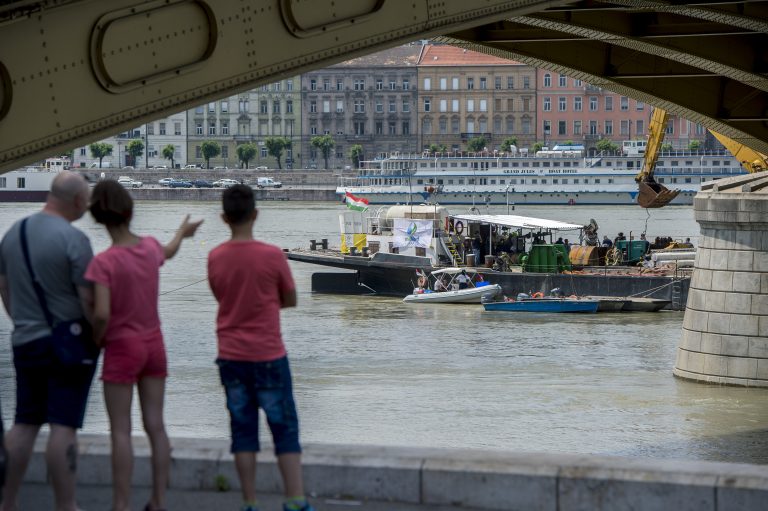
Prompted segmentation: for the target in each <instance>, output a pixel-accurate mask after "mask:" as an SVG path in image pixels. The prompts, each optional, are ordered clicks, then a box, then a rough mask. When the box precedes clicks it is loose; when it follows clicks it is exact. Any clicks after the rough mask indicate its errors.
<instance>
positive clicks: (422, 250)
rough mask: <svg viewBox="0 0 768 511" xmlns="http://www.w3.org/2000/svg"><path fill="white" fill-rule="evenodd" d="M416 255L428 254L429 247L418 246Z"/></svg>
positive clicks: (423, 255)
mask: <svg viewBox="0 0 768 511" xmlns="http://www.w3.org/2000/svg"><path fill="white" fill-rule="evenodd" d="M416 255H417V256H421V257H425V256H426V255H427V249H426V248H424V247H416Z"/></svg>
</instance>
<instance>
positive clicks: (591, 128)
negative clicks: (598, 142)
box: [589, 121, 597, 135]
mask: <svg viewBox="0 0 768 511" xmlns="http://www.w3.org/2000/svg"><path fill="white" fill-rule="evenodd" d="M589 134H590V135H597V121H589Z"/></svg>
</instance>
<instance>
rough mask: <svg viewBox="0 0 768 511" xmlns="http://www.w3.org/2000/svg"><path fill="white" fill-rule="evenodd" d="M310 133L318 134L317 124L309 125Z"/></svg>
mask: <svg viewBox="0 0 768 511" xmlns="http://www.w3.org/2000/svg"><path fill="white" fill-rule="evenodd" d="M309 134H310V135H317V126H310V127H309Z"/></svg>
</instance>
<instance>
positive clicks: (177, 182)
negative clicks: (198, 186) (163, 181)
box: [168, 179, 192, 188]
mask: <svg viewBox="0 0 768 511" xmlns="http://www.w3.org/2000/svg"><path fill="white" fill-rule="evenodd" d="M168 186H170V187H171V188H192V182H191V181H187V180H186V179H172V180H171V182H170V183H169V184H168Z"/></svg>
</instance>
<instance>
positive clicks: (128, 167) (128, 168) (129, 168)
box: [123, 165, 134, 170]
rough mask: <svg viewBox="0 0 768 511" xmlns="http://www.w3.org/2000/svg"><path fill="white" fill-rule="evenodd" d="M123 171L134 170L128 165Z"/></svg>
mask: <svg viewBox="0 0 768 511" xmlns="http://www.w3.org/2000/svg"><path fill="white" fill-rule="evenodd" d="M123 170H134V168H133V167H132V166H130V165H127V166H125V167H123Z"/></svg>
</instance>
